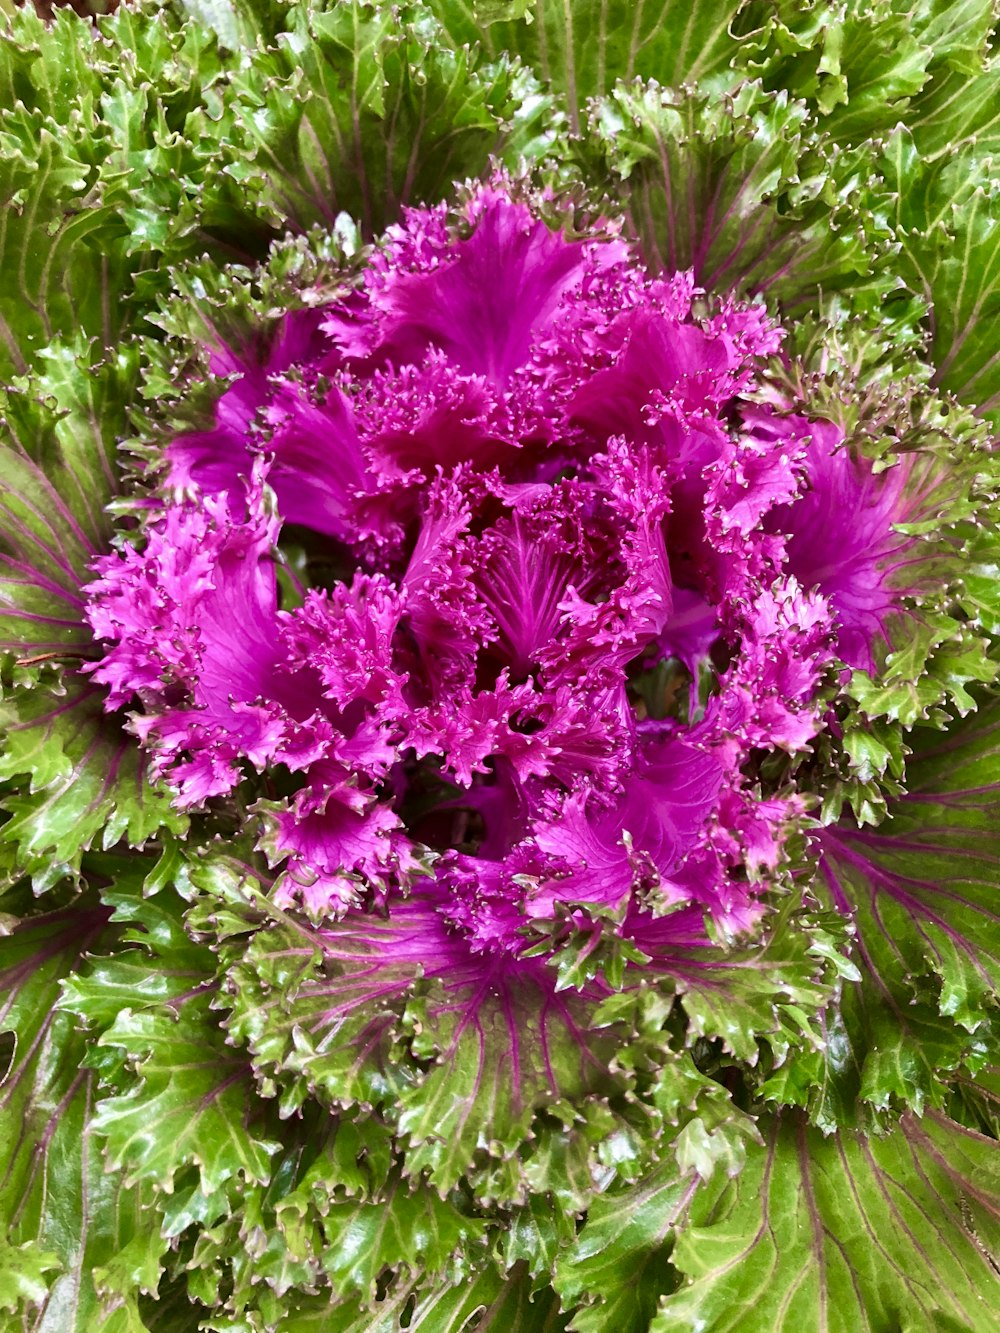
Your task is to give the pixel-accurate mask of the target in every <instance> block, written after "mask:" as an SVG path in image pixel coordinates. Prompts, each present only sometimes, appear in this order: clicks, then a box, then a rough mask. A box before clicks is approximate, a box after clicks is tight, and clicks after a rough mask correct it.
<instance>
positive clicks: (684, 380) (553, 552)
mask: <svg viewBox="0 0 1000 1333" xmlns="http://www.w3.org/2000/svg"><path fill="white" fill-rule="evenodd" d="M547 209H548V212H549V213H550V215H552V214H554V215H556V216H557V217H558V210H557V209H556V208H555V206H554V205H552V204H551V201H550V202H549V204H548V205H547ZM706 309H708V310H709V313H704V311H705V310H706ZM781 337H782V335H781V330H780V329H778V328H777V327H776V326H775V324H774V323H773V322H772V321H771V320H770V319H769V318H768V317H767V315H766V313H765V312H764V310H763V309H762V307H760V306H759V305H739V304H736V303H734V302H732V301H728V300H724V301H719V302H716V303H715V305H714V307H709V306H708V305H707V303H705V302H704V300H703V294H702V293H699V292H698V291H696V290H695V289H694V287H693V284H692V281H691V278H690V276H689V275H687V274H683V273H681V274H676V275H673V276H670V277H666V278H663V277H652V276H650V275H649V274H648V273H647V272H646V270H645V269H644V268H643V267H642V266H641V265H640V264H639V262H638V261H637V259H636V257H635V255H634V254H633V252H632V251H631V249H630V248H629V247H628V246H627V245H626V244H624V243H623V242H622V241H621V240H620V239H618V238H617V236H616V235H615V234H614V229H613V228H609V227H607V226H605V227H604V229H603V230H602V231H601V232H600V233H595V234H594V235H593V236H591V237H590V238H586V237H585V238H583V239H580V238H578V237H575V236H573V235H572V234H571V233H570V229H569V228H568V227H565V228H562V229H560V228H558V227H555V226H553V225H551V223H550V222H549V221H545V220H542V218H541V217H539V216H538V212H537V210H536V209H533V206H532V205H531V204H530V203H528V202H525V201H524V200H523V199H521V198H520V197H517V195H516V192H515V191H513V190H512V188H511V187H510V185H509V184H508V183H506V182H504V181H502V180H496V181H494V182H493V183H491V184H488V185H484V186H479V187H476V188H474V189H473V190H472V191H471V192H470V196H469V198H468V201H467V203H466V205H465V207H464V216H463V218H462V219H461V225H460V226H458V227H455V226H452V225H449V220H448V216H447V214H446V212H445V210H444V208H443V207H439V208H433V209H422V210H412V211H410V212H408V213H407V214H406V217H405V221H404V222H403V223H402V224H401V225H400V226H397V227H395V228H393V229H392V230H391V231H390V233H389V235H388V237H387V238H386V241H385V243H384V245H383V246H382V248H380V249H379V250H377V251H376V253H375V254H374V256H373V257H372V259H371V260H370V262H369V264H368V267H367V270H366V271H365V273H364V277H363V280H362V282H361V284H360V286H359V287H358V289H357V290H356V291H354V292H353V293H352V294H351V296H350V297H349V298H348V299H346V300H344V301H341V302H339V303H338V304H336V305H333V306H330V307H328V308H325V309H323V310H318V311H309V312H296V313H293V314H290V315H289V316H287V317H286V318H285V320H284V322H283V324H282V325H281V327H280V328H279V330H278V333H277V335H276V337H274V338H273V339H272V340H271V342H270V344H269V346H263V345H262V347H261V348H260V349H259V350H258V353H257V354H256V355H255V356H254V357H252V358H251V357H250V356H244V357H243V358H242V359H241V358H239V357H237V356H236V355H235V354H234V353H232V352H230V351H228V350H227V349H216V353H215V356H216V368H217V369H218V370H219V371H220V372H221V373H225V374H228V375H235V376H236V377H237V378H236V379H235V380H234V382H233V383H232V384H231V386H230V387H229V388H228V390H227V391H226V393H225V394H224V396H223V398H222V400H221V402H220V404H219V406H218V410H217V420H216V426H215V428H214V430H211V431H208V432H205V433H201V434H197V435H188V436H185V437H182V438H180V439H178V440H176V441H175V442H174V444H173V445H172V446H171V448H170V450H169V460H168V463H169V470H168V476H167V481H168V486H167V490H166V495H167V498H166V499H165V500H164V502H163V504H162V507H161V508H160V509H159V510H157V511H156V512H155V513H154V514H153V516H152V518H151V519H150V521H149V522H148V524H147V527H146V530H145V532H144V534H143V539H142V540H141V541H139V542H138V544H136V545H133V546H126V547H125V548H124V549H123V550H122V552H120V553H116V554H112V555H109V556H107V557H106V558H104V559H102V560H101V561H100V563H99V566H98V570H97V573H98V575H99V577H98V579H97V581H96V582H95V583H93V584H92V585H91V586H90V588H89V592H90V594H91V602H90V619H91V624H92V626H93V629H94V633H95V634H96V635H97V636H98V638H100V639H101V640H103V641H104V644H105V655H104V657H103V660H101V661H100V662H99V663H98V664H96V666H94V667H92V668H91V670H93V674H94V678H95V679H96V680H97V681H99V682H101V683H102V684H103V685H105V686H107V688H108V700H107V702H108V707H109V708H112V709H115V708H120V707H122V706H126V705H128V706H131V707H132V708H134V709H135V710H136V711H135V712H134V713H133V725H134V727H135V730H136V732H137V734H138V735H139V736H140V737H141V739H142V740H143V741H144V742H145V743H146V744H147V745H148V746H149V748H150V750H151V753H152V757H153V766H154V769H155V771H156V772H157V773H158V774H159V775H160V776H162V777H163V778H164V779H166V780H167V781H168V782H169V783H170V784H171V785H172V786H173V788H174V790H175V792H176V800H177V803H178V804H179V805H181V806H184V807H189V808H191V807H199V806H202V805H203V804H204V803H205V802H206V801H208V800H210V799H211V798H213V797H219V796H223V795H225V794H226V793H228V792H230V791H231V790H233V788H235V787H236V786H237V784H238V783H240V782H241V781H243V780H244V779H245V777H246V775H247V771H248V769H256V770H257V771H258V772H259V773H262V774H265V775H267V778H268V782H267V787H268V791H269V799H267V800H262V801H261V802H260V803H259V806H258V807H257V808H258V810H259V813H260V819H261V823H260V846H261V847H262V849H263V850H265V851H266V853H267V855H268V856H269V857H270V859H271V861H272V864H274V865H275V866H278V867H280V872H279V875H278V879H277V881H276V885H275V896H276V898H277V900H278V901H279V902H280V903H282V904H284V905H289V904H293V903H295V902H301V903H302V904H303V905H304V906H305V907H306V908H307V909H308V910H309V911H310V912H311V913H312V914H313V915H316V916H319V917H327V918H329V919H332V918H334V917H337V916H341V915H343V914H344V913H345V912H350V913H352V914H354V913H358V912H360V911H363V910H365V909H366V908H369V907H371V905H372V903H373V902H375V903H376V904H377V905H378V907H379V909H380V910H383V911H384V910H386V909H388V911H389V914H390V917H391V916H392V913H393V904H397V909H398V911H399V912H400V913H401V914H402V918H401V919H406V912H404V911H403V908H402V906H401V904H402V902H403V900H404V899H409V902H410V904H411V905H412V906H411V907H410V908H407V909H406V910H407V911H411V912H412V910H416V909H417V907H419V908H420V912H423V914H424V918H426V916H427V913H431V914H432V916H433V919H434V920H435V921H437V922H438V923H439V925H438V926H437V927H436V929H437V930H438V931H444V932H445V935H446V936H447V938H448V940H450V941H451V943H450V945H449V953H450V952H451V951H453V950H454V949H456V948H457V949H459V950H460V952H461V951H464V952H462V956H463V957H465V958H466V959H468V960H473V959H475V958H479V959H480V960H481V962H482V966H483V967H487V968H489V969H494V970H495V969H496V968H503V967H506V968H509V969H513V970H515V971H516V970H517V969H535V970H537V967H538V966H539V963H538V960H537V959H536V958H535V957H534V956H532V957H525V956H524V955H525V952H526V950H527V949H528V948H530V947H531V946H532V945H533V944H534V943H536V942H537V939H538V936H537V935H535V936H532V931H531V927H532V924H533V923H534V924H535V925H536V926H537V923H539V922H545V921H551V920H552V919H556V920H557V921H559V920H562V921H564V922H566V923H569V924H572V923H573V922H574V921H576V922H577V923H578V924H582V925H583V927H584V928H585V927H586V923H587V921H589V920H592V919H593V918H595V917H596V918H603V919H604V920H606V921H611V922H613V923H615V928H616V929H618V930H619V931H620V932H621V933H622V934H623V935H624V936H625V937H626V938H628V939H630V940H631V941H632V942H633V943H634V944H635V945H636V946H637V947H638V948H640V949H642V950H644V951H645V952H646V953H647V954H648V955H649V956H650V957H651V958H652V959H654V960H655V958H656V957H657V955H658V954H661V955H662V954H663V952H664V951H667V952H669V950H670V948H672V947H677V946H685V945H694V944H697V943H699V942H703V941H704V940H705V939H706V938H707V937H706V929H705V923H706V916H708V917H709V918H711V919H712V921H713V922H714V926H715V929H716V930H717V931H721V932H723V933H734V932H738V931H740V930H742V929H745V928H746V927H748V926H749V925H751V924H752V923H753V922H754V920H755V919H756V917H757V915H758V914H759V909H758V908H757V906H756V905H755V898H754V891H755V888H756V887H757V886H759V884H760V882H761V880H762V879H763V880H766V877H767V874H768V872H769V871H773V870H774V869H775V868H776V867H777V866H778V865H779V864H780V863H781V861H782V858H783V855H784V852H783V845H784V842H785V838H786V836H787V830H788V827H789V825H790V824H791V822H792V821H794V820H795V819H796V818H797V817H799V816H800V815H801V813H802V811H803V809H804V805H803V801H802V798H801V797H800V796H798V795H796V794H794V793H790V792H787V791H786V792H782V793H777V794H776V793H774V792H770V793H767V792H762V789H761V784H760V774H759V765H760V762H761V759H762V757H763V756H766V755H767V754H768V753H769V752H774V751H776V750H784V751H787V752H789V753H794V752H797V751H801V750H803V749H804V748H806V747H808V745H809V743H810V741H811V739H812V738H813V737H814V736H815V735H816V733H817V731H818V730H819V728H820V726H821V725H822V716H823V708H822V707H821V705H820V702H819V701H818V698H817V694H818V690H819V686H820V684H821V681H822V680H823V678H824V676H825V674H826V671H827V667H828V666H829V664H830V663H832V662H833V661H835V660H836V659H840V660H841V661H842V662H844V663H846V664H847V665H849V666H852V667H861V668H865V667H868V666H870V664H871V662H872V660H873V652H874V651H875V648H876V645H877V643H878V641H879V638H880V636H882V635H884V623H885V620H886V617H887V616H888V615H889V614H890V613H892V612H893V610H894V609H895V608H896V606H897V603H898V600H899V598H898V593H897V592H896V590H895V589H894V586H893V582H892V574H893V570H894V568H895V567H896V565H897V564H898V563H899V562H900V559H901V551H902V550H903V548H904V546H905V540H906V539H905V538H901V537H900V536H899V535H898V533H897V532H896V531H894V528H893V524H894V523H895V522H898V521H899V511H900V507H901V505H902V503H903V497H904V487H905V480H906V478H905V476H903V475H902V469H894V470H890V471H889V472H888V473H886V474H883V475H879V476H876V475H874V474H873V473H872V469H871V467H870V465H869V464H867V463H866V462H865V461H864V460H861V459H858V458H855V457H853V456H852V454H851V453H850V452H849V451H848V450H846V449H843V448H839V446H840V444H841V436H840V433H839V431H838V429H837V428H836V427H835V426H833V425H832V424H830V423H829V422H825V421H807V420H805V419H803V418H802V417H799V416H795V415H792V414H790V413H779V412H776V411H774V410H772V409H766V408H762V407H760V406H756V405H753V404H751V403H750V402H749V401H748V395H749V393H750V392H751V391H752V390H753V389H754V387H755V385H756V383H757V379H758V376H759V373H760V370H761V367H762V365H763V362H764V359H765V358H767V357H769V356H771V355H772V354H774V353H775V352H776V351H778V349H779V347H780V344H781ZM851 510H853V511H854V512H855V513H858V514H860V515H861V519H862V520H863V521H860V520H859V522H858V523H856V524H852V523H851V522H849V521H848V522H845V519H847V518H848V516H849V511H851ZM303 534H305V535H303ZM310 534H311V535H310ZM306 539H308V540H307V541H306ZM304 541H306V545H307V546H308V549H309V551H310V552H312V553H313V559H312V563H311V564H310V566H309V568H310V572H311V575H312V577H311V579H310V582H311V583H312V586H310V587H309V588H308V590H303V589H301V588H299V585H298V582H297V580H296V579H295V577H293V575H292V573H291V568H290V567H289V568H288V569H287V572H286V573H285V574H284V575H283V576H282V578H281V579H280V580H279V577H278V572H279V566H280V558H279V557H278V555H277V554H276V550H277V549H278V548H280V547H281V546H282V543H284V545H285V550H286V551H290V550H291V549H292V548H293V547H295V548H296V549H302V544H303V542H304ZM317 550H320V551H321V552H322V553H323V555H322V557H321V558H319V559H317V558H316V557H315V552H316V551H317ZM331 570H336V571H337V575H336V576H334V575H332V574H330V572H329V571H331ZM345 571H347V572H346V573H345ZM352 571H353V572H352ZM324 574H325V575H326V577H325V578H324V577H323V575H324ZM297 588H298V589H299V590H298V591H290V590H294V589H297ZM419 914H420V913H419V912H418V915H419ZM422 919H423V918H422ZM428 947H431V942H430V939H429V937H428ZM468 965H469V966H471V965H472V963H471V961H470V962H469V964H468Z"/></svg>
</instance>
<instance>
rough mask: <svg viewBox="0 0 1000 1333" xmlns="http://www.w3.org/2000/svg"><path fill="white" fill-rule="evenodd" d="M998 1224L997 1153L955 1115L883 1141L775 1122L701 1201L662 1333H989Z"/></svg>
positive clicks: (679, 1249) (913, 1122) (666, 1304)
mask: <svg viewBox="0 0 1000 1333" xmlns="http://www.w3.org/2000/svg"><path fill="white" fill-rule="evenodd" d="M998 1224H1000V1161H998V1155H997V1152H996V1144H995V1143H994V1142H992V1141H991V1140H989V1139H986V1138H983V1137H982V1136H980V1135H978V1134H974V1133H972V1132H970V1131H968V1130H965V1129H962V1128H961V1127H960V1126H958V1125H956V1124H954V1123H953V1122H951V1121H950V1120H948V1119H946V1118H945V1117H944V1116H941V1115H938V1114H937V1113H935V1112H931V1113H929V1114H928V1115H927V1116H926V1117H925V1118H924V1119H923V1120H917V1119H916V1118H915V1117H913V1116H907V1117H905V1118H904V1119H903V1121H902V1123H901V1124H900V1125H899V1127H898V1128H897V1129H895V1130H894V1131H893V1132H892V1133H891V1134H888V1135H886V1136H885V1137H882V1138H877V1137H876V1138H872V1139H866V1138H864V1137H862V1136H861V1135H857V1134H853V1133H846V1132H842V1133H839V1134H836V1135H834V1136H833V1137H831V1138H823V1137H822V1135H821V1134H819V1133H818V1131H816V1130H809V1129H806V1128H805V1127H804V1126H803V1125H802V1124H796V1123H795V1122H794V1121H788V1122H784V1121H775V1122H774V1123H773V1124H772V1125H771V1127H770V1134H769V1139H768V1143H767V1145H766V1147H764V1148H761V1149H758V1150H757V1151H756V1152H755V1153H754V1154H753V1155H752V1156H751V1157H750V1159H749V1160H748V1162H747V1166H746V1169H745V1170H744V1172H743V1174H742V1175H740V1176H739V1177H737V1179H736V1180H734V1181H721V1182H719V1184H717V1185H714V1186H711V1187H706V1188H704V1189H703V1190H701V1191H699V1192H698V1194H696V1195H695V1196H694V1198H693V1200H692V1202H691V1207H690V1211H689V1213H688V1218H687V1224H686V1227H685V1228H684V1229H683V1230H682V1232H681V1234H680V1236H679V1238H678V1241H677V1244H676V1246H675V1249H674V1254H673V1262H674V1264H675V1266H676V1267H677V1268H678V1269H680V1271H681V1272H682V1273H684V1274H685V1275H686V1277H687V1279H688V1281H687V1283H686V1285H685V1286H683V1287H681V1289H680V1290H679V1291H677V1292H676V1293H675V1294H673V1295H671V1296H667V1297H666V1298H665V1300H664V1301H663V1303H662V1306H661V1310H660V1313H659V1315H657V1317H656V1318H655V1319H654V1320H653V1322H652V1325H651V1326H650V1327H651V1333H690V1330H691V1329H692V1328H698V1329H699V1330H701V1331H702V1333H726V1331H727V1330H732V1333H792V1331H793V1330H794V1333H813V1331H814V1330H815V1333H925V1330H928V1329H941V1330H949V1331H950V1333H990V1330H992V1329H993V1327H994V1322H995V1314H996V1308H997V1299H998V1297H1000V1283H998V1274H997V1265H996V1263H995V1261H993V1260H991V1258H990V1254H991V1252H992V1253H994V1254H995V1253H996V1251H997V1244H998V1242H1000V1225H998Z"/></svg>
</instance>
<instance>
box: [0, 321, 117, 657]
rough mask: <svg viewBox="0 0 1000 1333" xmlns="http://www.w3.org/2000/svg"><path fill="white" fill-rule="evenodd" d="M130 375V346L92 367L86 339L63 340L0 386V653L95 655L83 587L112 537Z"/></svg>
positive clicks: (51, 655)
mask: <svg viewBox="0 0 1000 1333" xmlns="http://www.w3.org/2000/svg"><path fill="white" fill-rule="evenodd" d="M137 381H138V352H137V349H136V348H134V347H130V348H127V349H123V350H122V353H121V355H120V356H119V357H118V358H117V359H116V361H115V362H114V363H113V364H96V365H95V364H93V357H92V353H91V350H90V349H89V348H87V347H86V346H85V345H81V344H79V343H77V344H65V343H60V344H52V345H50V346H48V347H46V348H45V349H44V350H41V351H40V353H39V370H38V371H37V372H36V373H35V374H34V375H32V376H31V377H29V378H28V379H26V380H23V381H20V382H19V384H18V386H17V387H16V388H9V389H7V390H6V392H0V651H16V652H20V653H21V654H23V655H24V656H26V657H27V658H28V659H29V660H32V659H36V658H38V657H44V656H50V657H58V656H59V655H60V654H61V653H64V652H66V653H68V654H69V655H70V656H73V655H76V656H80V655H84V656H85V655H87V654H89V653H91V652H93V650H94V649H93V637H92V635H91V633H90V630H89V628H88V627H87V626H86V625H85V624H84V621H83V594H82V593H81V589H82V587H83V586H84V584H86V583H87V582H88V581H89V580H90V579H91V578H93V574H92V572H91V565H92V563H93V561H94V559H95V558H96V557H97V556H98V555H100V554H103V552H104V551H106V550H107V548H108V546H109V543H110V538H111V530H112V529H111V520H110V518H109V517H108V515H107V513H106V512H105V506H106V505H107V503H108V501H109V500H110V499H111V498H112V496H113V495H114V494H115V493H116V492H117V489H118V482H117V477H116V468H115V440H116V435H117V434H118V433H119V432H121V431H123V430H124V429H125V423H126V411H127V405H128V402H129V399H130V398H131V397H132V396H133V394H134V393H135V390H136V385H137Z"/></svg>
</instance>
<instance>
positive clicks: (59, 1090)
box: [0, 897, 164, 1333]
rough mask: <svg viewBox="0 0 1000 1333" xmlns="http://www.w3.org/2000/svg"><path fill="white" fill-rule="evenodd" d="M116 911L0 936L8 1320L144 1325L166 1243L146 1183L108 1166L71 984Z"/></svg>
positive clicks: (96, 910) (3, 1307)
mask: <svg viewBox="0 0 1000 1333" xmlns="http://www.w3.org/2000/svg"><path fill="white" fill-rule="evenodd" d="M109 915H110V913H109V912H108V911H107V909H105V908H104V907H103V906H102V905H101V904H100V903H98V902H96V901H95V899H94V898H93V897H87V898H83V899H77V900H76V901H75V902H74V903H73V904H72V905H71V906H70V907H68V908H65V909H62V910H58V911H54V912H49V913H46V914H45V915H42V916H34V917H28V919H26V920H25V921H23V922H22V923H21V924H20V925H18V926H17V927H16V928H15V929H14V931H13V932H12V933H11V934H9V935H6V936H4V937H2V938H0V1027H2V1029H3V1033H4V1034H7V1033H12V1034H13V1035H14V1044H13V1050H12V1053H11V1061H10V1067H9V1069H7V1072H6V1075H5V1077H4V1078H3V1080H2V1082H0V1141H2V1145H3V1153H2V1156H3V1173H2V1176H0V1218H2V1222H3V1233H2V1236H0V1256H2V1257H0V1273H2V1275H3V1282H2V1286H0V1312H5V1313H6V1315H7V1316H8V1317H9V1318H10V1321H11V1322H10V1323H9V1324H6V1325H5V1326H6V1327H11V1328H14V1327H20V1326H21V1320H20V1319H18V1320H17V1323H16V1324H15V1322H14V1321H15V1319H17V1316H18V1314H20V1315H21V1317H22V1318H23V1321H24V1327H25V1328H29V1327H30V1328H41V1329H49V1328H51V1329H53V1330H54V1329H60V1330H62V1329H66V1330H78V1329H79V1330H83V1329H95V1330H102V1333H103V1331H105V1330H106V1331H107V1333H112V1330H114V1331H116V1333H117V1331H118V1330H124V1329H140V1328H142V1327H143V1325H142V1324H141V1323H140V1322H139V1318H138V1306H137V1298H138V1295H139V1292H140V1290H143V1291H155V1290H156V1286H157V1282H158V1280H159V1273H160V1262H159V1261H160V1256H161V1253H162V1251H163V1249H164V1245H163V1243H161V1242H160V1240H159V1235H158V1227H157V1226H156V1225H155V1224H154V1225H152V1226H151V1225H150V1220H149V1217H148V1214H147V1213H146V1211H145V1209H146V1206H147V1205H148V1195H147V1192H146V1191H143V1190H140V1189H136V1188H134V1187H129V1186H126V1185H125V1184H124V1182H123V1181H122V1179H121V1177H120V1176H109V1175H107V1174H106V1172H105V1170H104V1162H103V1159H102V1155H101V1146H100V1138H99V1136H98V1134H97V1133H96V1130H95V1128H94V1103H95V1098H96V1088H95V1077H94V1075H93V1074H92V1073H91V1072H90V1071H89V1070H88V1069H86V1068H85V1067H84V1062H85V1057H86V1052H87V1045H86V1042H85V1040H84V1039H83V1037H82V1036H81V1034H80V1033H79V1032H78V1031H77V1030H76V1028H75V1026H74V1021H73V1019H72V1018H71V1017H70V1016H69V1015H68V1014H66V1013H63V1012H61V1011H60V1010H58V1009H57V1007H56V1002H57V1000H58V998H59V986H60V981H61V980H62V978H64V977H65V976H66V975H68V974H69V973H70V972H71V971H72V970H73V969H75V968H78V967H81V966H82V967H83V968H84V970H86V968H87V964H86V962H85V958H86V955H87V952H88V951H89V950H91V949H94V948H95V947H98V946H99V944H100V942H101V940H102V937H105V936H106V935H107V934H108V918H109Z"/></svg>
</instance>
